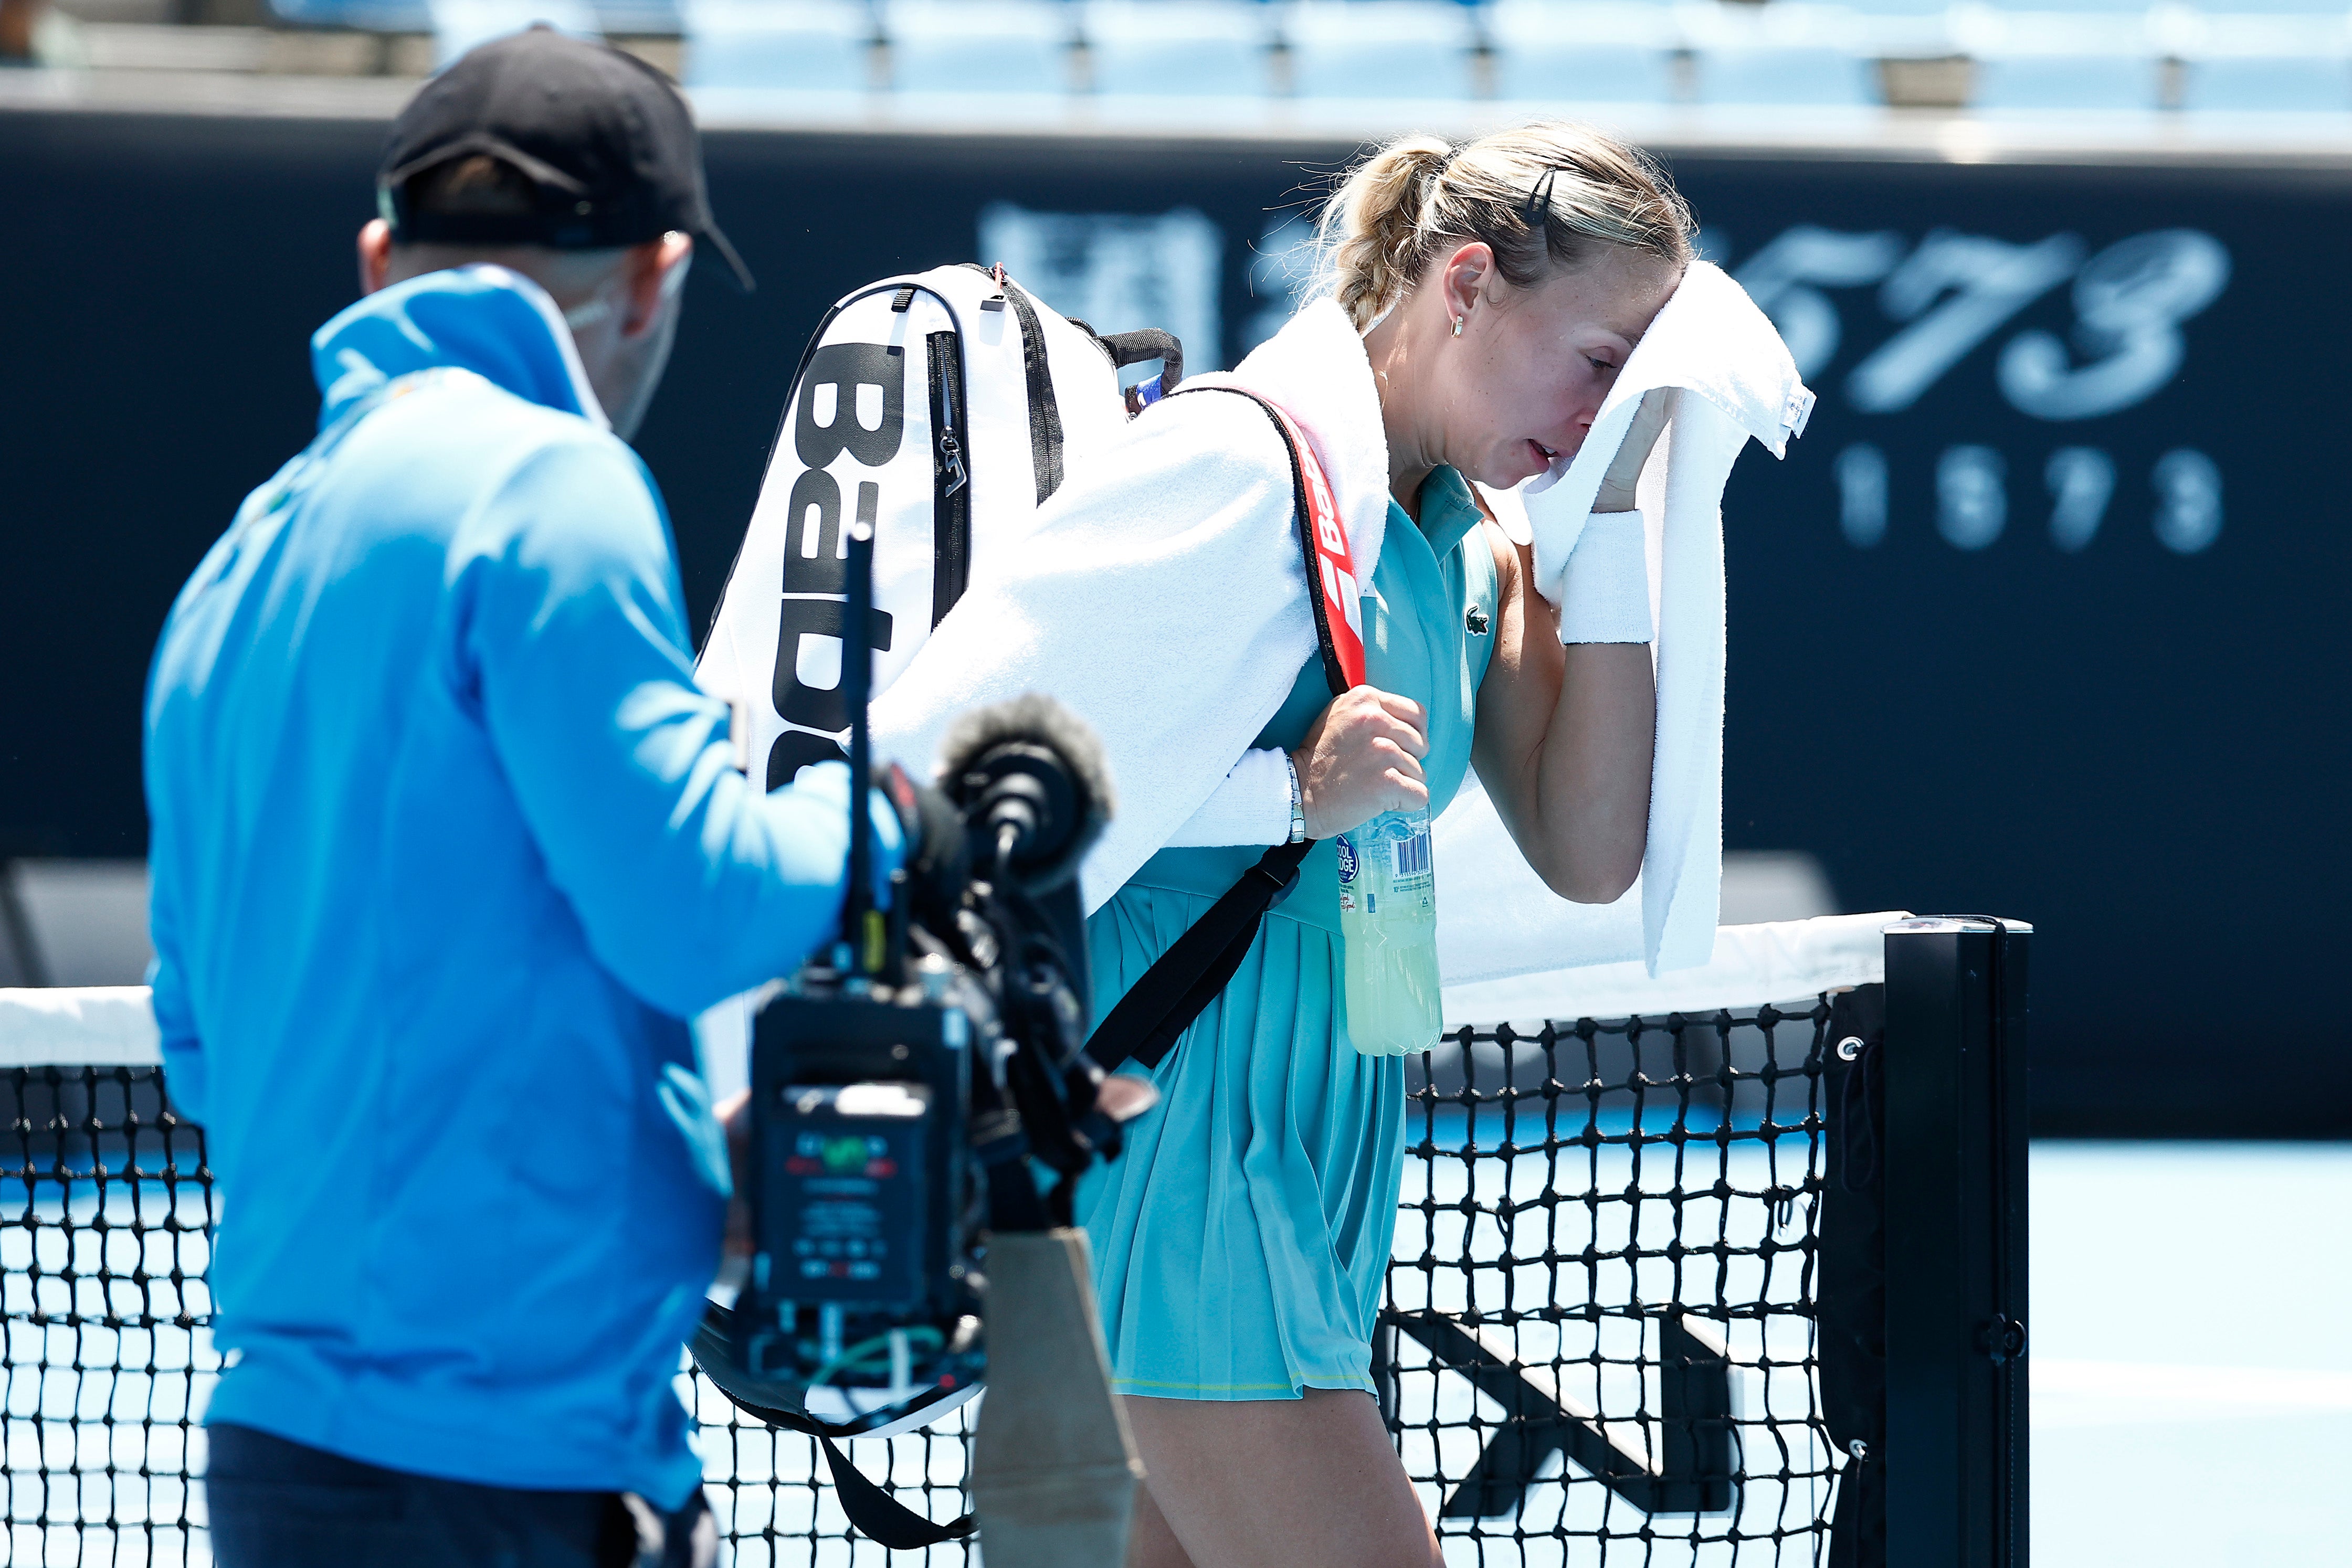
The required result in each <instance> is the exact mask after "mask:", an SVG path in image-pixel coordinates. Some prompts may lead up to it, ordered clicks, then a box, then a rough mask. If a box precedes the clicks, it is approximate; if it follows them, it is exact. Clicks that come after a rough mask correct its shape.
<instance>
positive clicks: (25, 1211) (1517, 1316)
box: [0, 917, 1885, 1568]
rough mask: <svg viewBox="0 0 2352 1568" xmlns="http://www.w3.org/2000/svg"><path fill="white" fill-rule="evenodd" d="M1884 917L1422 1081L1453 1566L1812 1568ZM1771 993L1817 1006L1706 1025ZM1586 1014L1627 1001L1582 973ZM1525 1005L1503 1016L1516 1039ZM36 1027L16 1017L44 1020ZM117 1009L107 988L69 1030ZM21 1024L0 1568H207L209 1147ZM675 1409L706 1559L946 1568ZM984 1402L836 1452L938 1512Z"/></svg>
mask: <svg viewBox="0 0 2352 1568" xmlns="http://www.w3.org/2000/svg"><path fill="white" fill-rule="evenodd" d="M1884 918H1885V917H1843V923H1842V926H1841V930H1840V931H1839V932H1838V933H1834V934H1832V935H1835V936H1837V937H1838V940H1836V941H1833V942H1831V943H1829V944H1828V945H1827V949H1826V950H1828V951H1830V952H1831V953H1832V955H1833V961H1832V963H1831V964H1830V965H1829V967H1827V968H1826V969H1825V968H1823V967H1822V966H1821V965H1819V964H1816V965H1814V966H1813V967H1811V971H1810V972H1807V971H1806V970H1805V967H1804V966H1802V965H1800V966H1799V967H1797V968H1796V969H1794V970H1791V969H1789V968H1788V967H1786V966H1779V967H1776V966H1775V965H1773V964H1770V963H1763V964H1758V963H1754V962H1735V963H1733V964H1732V965H1731V966H1729V967H1727V968H1725V967H1724V966H1722V965H1718V966H1717V968H1719V969H1723V971H1724V972H1722V973H1717V974H1711V975H1708V974H1702V975H1696V976H1693V977H1685V979H1684V980H1683V982H1682V983H1681V984H1680V985H1679V986H1678V987H1677V988H1676V990H1675V993H1673V994H1672V996H1669V995H1668V994H1667V993H1664V992H1660V991H1658V990H1657V989H1656V988H1654V987H1651V988H1648V989H1646V990H1645V989H1644V988H1643V984H1642V983H1637V982H1629V985H1630V987H1631V988H1630V989H1629V990H1627V991H1626V993H1625V998H1630V999H1638V998H1639V997H1640V996H1643V995H1650V996H1657V997H1661V998H1664V999H1670V1000H1675V1001H1676V1002H1677V1003H1678V1005H1679V1010H1670V1009H1664V1008H1659V1009H1649V1010H1635V1009H1632V1008H1624V1009H1622V1011H1621V1016H1618V1017H1615V1018H1607V1019H1598V1020H1596V1019H1592V1018H1581V1019H1574V1020H1572V1021H1570V1020H1564V1019H1563V1020H1553V1021H1541V1020H1540V1019H1538V1021H1536V1022H1533V1023H1529V1024H1523V1025H1518V1026H1513V1025H1510V1024H1503V1025H1488V1026H1471V1025H1464V1026H1461V1027H1457V1028H1454V1029H1452V1030H1449V1032H1448V1034H1447V1036H1446V1039H1445V1040H1444V1042H1442V1044H1441V1047H1440V1049H1439V1050H1437V1051H1433V1052H1432V1053H1430V1054H1429V1055H1427V1056H1425V1057H1422V1058H1418V1059H1415V1061H1413V1063H1412V1069H1411V1072H1410V1075H1409V1080H1408V1082H1409V1099H1408V1103H1407V1107H1406V1116H1407V1124H1406V1146H1407V1154H1406V1161H1405V1175H1404V1180H1403V1186H1402V1194H1401V1200H1400V1207H1399V1210H1398V1214H1397V1225H1396V1235H1395V1243H1394V1248H1393V1252H1392V1262H1391V1268H1390V1270H1389V1277H1388V1289H1387V1293H1386V1301H1385V1305H1384V1309H1383V1311H1382V1313H1381V1326H1380V1329H1379V1333H1378V1336H1377V1343H1376V1344H1375V1362H1376V1365H1375V1373H1376V1381H1377V1383H1378V1385H1379V1389H1380V1394H1381V1403H1382V1406H1383V1409H1384V1411H1385V1413H1386V1415H1387V1416H1388V1420H1389V1424H1390V1427H1391V1430H1392V1431H1393V1432H1394V1434H1395V1435H1396V1438H1397V1443H1398V1447H1399V1450H1400V1452H1401V1454H1402V1457H1403V1459H1404V1463H1405V1467H1406V1469H1407V1471H1408V1473H1409V1475H1410V1476H1411V1477H1412V1480H1413V1482H1414V1484H1415V1485H1416V1487H1417V1488H1419V1490H1421V1491H1422V1493H1423V1498H1424V1500H1425V1502H1426V1504H1427V1506H1428V1507H1429V1510H1430V1511H1431V1512H1432V1514H1433V1516H1434V1517H1435V1518H1436V1519H1437V1521H1438V1528H1439V1531H1440V1534H1441V1537H1442V1538H1443V1540H1444V1544H1445V1549H1446V1551H1445V1554H1446V1558H1447V1561H1448V1562H1449V1563H1475V1564H1482V1565H1484V1564H1504V1563H1509V1564H1516V1565H1527V1568H1534V1565H1538V1564H1554V1563H1559V1564H1567V1563H1579V1564H1582V1563H1593V1564H1604V1565H1609V1564H1620V1565H1631V1564H1633V1563H1641V1564H1643V1565H1644V1568H1663V1565H1666V1564H1675V1563H1692V1564H1696V1563H1706V1564H1710V1565H1717V1564H1730V1565H1735V1568H1755V1565H1759V1564H1767V1563H1769V1564H1776V1565H1777V1564H1794V1563H1822V1562H1825V1561H1826V1560H1827V1556H1828V1542H1829V1521H1830V1518H1831V1504H1832V1494H1833V1487H1834V1484H1835V1482H1836V1479H1837V1477H1838V1475H1839V1472H1840V1469H1841V1467H1842V1466H1843V1464H1844V1463H1845V1458H1844V1454H1843V1450H1842V1449H1841V1448H1840V1447H1839V1446H1838V1445H1837V1444H1836V1443H1834V1442H1833V1441H1832V1437H1831V1435H1830V1429H1829V1425H1828V1423H1827V1422H1826V1421H1825V1419H1824V1414H1823V1404H1822V1381H1821V1376H1820V1372H1821V1358H1820V1334H1819V1330H1818V1327H1817V1315H1818V1310H1819V1306H1820V1295H1821V1280H1822V1271H1821V1269H1820V1250H1821V1239H1822V1232H1821V1227H1820V1224H1819V1218H1820V1213H1821V1201H1822V1196H1823V1194H1824V1190H1825V1185H1824V1184H1825V1181H1826V1179H1827V1177H1826V1174H1825V1173H1826V1172H1827V1170H1828V1165H1827V1155H1828V1140H1829V1138H1830V1136H1831V1134H1832V1117H1833V1113H1834V1106H1833V1103H1832V1102H1833V1099H1834V1094H1833V1091H1832V1078H1833V1074H1834V1072H1835V1070H1836V1065H1837V1062H1836V1042H1835V1040H1833V1039H1832V1036H1833V1034H1834V1033H1835V1030H1833V1028H1832V1011H1833V1006H1832V997H1831V996H1830V995H1829V992H1830V991H1831V990H1832V988H1843V987H1845V986H1849V985H1853V984H1858V983H1867V982H1869V981H1871V980H1874V979H1875V978H1876V976H1875V973H1874V972H1870V973H1864V970H1869V969H1874V961H1873V960H1872V959H1870V958H1869V957H1868V956H1864V957H1862V958H1860V959H1857V958H1856V957H1855V954H1856V953H1857V952H1861V951H1864V947H1865V946H1866V944H1858V943H1857V942H1856V941H1854V940H1853V939H1852V934H1853V933H1855V932H1861V931H1864V930H1865V929H1866V930H1867V931H1868V932H1869V933H1870V934H1871V935H1872V936H1874V935H1875V932H1876V930H1877V923H1879V922H1882V921H1883V919H1884ZM1857 922H1859V923H1857ZM1805 924H1806V925H1812V926H1821V925H1823V924H1824V923H1819V922H1809V923H1805ZM1752 929H1754V930H1758V931H1764V930H1768V929H1769V928H1762V927H1759V928H1752ZM1815 935H1816V936H1818V935H1820V934H1819V933H1815ZM1781 946H1786V945H1785V944H1782V945H1781ZM1814 946H1816V947H1817V948H1818V947H1821V946H1822V944H1821V943H1819V942H1816V943H1815V944H1814ZM1718 951H1719V953H1720V951H1721V950H1720V948H1719V950H1718ZM1791 975H1799V976H1801V977H1802V978H1804V979H1806V980H1807V981H1808V982H1817V984H1813V985H1811V994H1810V995H1807V994H1806V992H1805V991H1802V990H1801V991H1799V993H1798V999H1796V1000H1793V1001H1782V1002H1778V1003H1763V1002H1750V1003H1743V1004H1739V1005H1725V1004H1726V1003H1727V1001H1728V1000H1729V996H1730V995H1736V994H1738V993H1737V988H1738V987H1739V986H1740V985H1743V984H1746V985H1752V986H1768V985H1769V986H1771V987H1774V988H1776V989H1780V988H1784V987H1785V986H1786V985H1787V983H1788V982H1789V979H1790V976H1791ZM1584 984H1585V991H1584V994H1586V995H1593V996H1600V997H1602V998H1607V999H1610V1000H1612V1001H1613V1000H1619V999H1625V998H1616V997H1614V996H1612V993H1611V992H1610V988H1609V984H1608V983H1607V982H1606V979H1605V977H1597V978H1588V980H1587V981H1585V982H1584ZM1727 993H1728V994H1727ZM1530 994H1532V993H1528V992H1526V990H1525V988H1522V990H1521V992H1520V994H1518V995H1517V997H1516V998H1508V999H1510V1000H1512V1001H1513V1002H1514V1004H1515V1005H1514V1007H1513V1011H1514V1013H1515V1014H1517V1008H1518V1007H1519V1006H1523V1005H1525V1004H1526V999H1527V997H1528V995H1530ZM1750 994H1753V993H1750ZM1766 994H1771V993H1770V992H1768V993H1766ZM1782 994H1786V993H1785V989H1782ZM5 995H6V994H5V993H0V997H5ZM40 995H41V994H39V993H16V996H17V997H18V998H25V997H26V996H36V997H38V996H40ZM58 998H59V994H58V993H49V994H47V997H45V998H42V1000H43V1005H44V1006H46V1007H47V1009H48V1013H47V1016H48V1017H49V1018H50V1019H51V1022H52V1023H54V1021H55V1018H56V1015H57V1012H58ZM1504 999H1506V998H1496V1005H1502V1001H1503V1000H1504ZM1451 1005H1452V1004H1451V1003H1449V1006H1451ZM140 1006H141V1003H140V1001H139V998H137V997H136V995H135V994H133V993H120V994H115V995H112V996H110V997H105V996H99V997H95V999H94V1000H93V1002H92V1005H91V1009H90V1011H91V1013H92V1015H93V1016H96V1015H98V1014H101V1013H104V1012H106V1011H107V1009H110V1008H111V1009H117V1010H125V1009H127V1010H131V1011H135V1010H137V1009H139V1007H140ZM23 1016H24V1014H23V1011H22V1009H19V1012H18V1014H17V1015H16V1017H17V1019H18V1022H17V1024H16V1027H14V1028H13V1029H12V1027H11V1023H10V1019H11V1015H10V1013H9V1012H8V1010H7V1009H6V1008H5V1006H0V1064H5V1065H0V1307H5V1327H6V1339H5V1349H0V1371H5V1408H0V1464H5V1478H0V1479H5V1515H0V1524H5V1542H6V1545H5V1560H6V1561H7V1562H10V1563H23V1564H35V1563H39V1564H50V1563H56V1564H77V1565H80V1564H122V1563H141V1564H147V1563H153V1564H170V1565H176V1564H183V1563H188V1564H194V1563H206V1562H208V1561H209V1552H208V1550H207V1548H206V1544H205V1530H204V1524H203V1519H204V1509H203V1501H202V1492H201V1488H199V1487H195V1486H192V1484H191V1481H192V1479H193V1478H194V1476H196V1475H199V1474H201V1471H202V1468H203V1460H204V1452H205V1443H204V1434H203V1431H202V1427H201V1426H200V1421H201V1416H202V1409H203V1403H204V1399H205V1391H206V1389H207V1387H208V1386H209V1385H210V1383H211V1381H212V1379H213V1377H214V1376H215V1375H216V1373H217V1370H218V1365H219V1362H218V1357H217V1355H216V1354H215V1351H214V1349H213V1345H212V1339H211V1327H210V1325H211V1322H212V1316H213V1301H212V1299H211V1296H210V1294H209V1292H208V1291H207V1289H206V1286H205V1265H206V1262H207V1260H208V1258H209V1252H210V1244H211V1233H212V1226H213V1223H214V1221H215V1218H216V1216H217V1208H216V1204H215V1194H214V1190H213V1186H212V1179H211V1174H210V1172H209V1171H208V1170H207V1168H206V1167H205V1158H204V1145H203V1136H202V1133H201V1131H200V1130H199V1129H197V1128H196V1127H194V1126H193V1125H191V1124H187V1123H185V1122H184V1121H182V1120H180V1119H178V1118H177V1117H176V1116H175V1115H174V1114H173V1112H172V1111H171V1109H170V1107H169V1104H168V1102H167V1100H166V1097H165V1094H164V1086H163V1080H162V1074H161V1069H160V1068H159V1067H158V1066H156V1065H154V1062H153V1055H152V1045H149V1046H146V1047H145V1048H144V1052H143V1056H142V1046H141V1043H140V1042H138V1041H136V1040H133V1041H131V1043H130V1044H127V1045H126V1044H123V1043H121V1041H120V1040H117V1039H116V1038H115V1037H114V1036H113V1035H110V1033H109V1030H108V1029H107V1028H106V1027H104V1026H103V1020H102V1019H101V1020H100V1024H99V1025H96V1026H92V1027H91V1028H85V1029H82V1030H79V1032H77V1030H74V1029H70V1028H68V1029H65V1030H59V1029H57V1028H54V1027H38V1028H27V1027H26V1026H25V1025H24V1024H23V1022H22V1018H23ZM1524 1016H1531V1017H1532V1016H1535V1015H1524ZM149 1033H150V1035H152V1025H151V1026H149ZM89 1041H96V1044H95V1046H94V1047H92V1048H90V1049H84V1045H85V1044H86V1043H88V1042H89ZM679 1387H680V1393H681V1396H682V1397H684V1398H685V1399H686V1401H687V1403H688V1407H689V1408H690V1409H691V1410H692V1411H693V1412H694V1413H695V1415H696V1416H697V1417H698V1419H699V1421H700V1422H701V1426H702V1431H701V1439H700V1440H701V1443H702V1448H703V1454H704V1458H705V1469H706V1475H707V1478H708V1481H709V1494H710V1497H711V1500H712V1501H713V1504H714V1507H715V1510H716V1511H717V1513H718V1515H719V1521H720V1524H721V1528H722V1533H723V1535H724V1536H725V1538H726V1540H727V1541H728V1542H729V1547H730V1553H731V1560H732V1561H733V1562H734V1563H739V1564H743V1565H745V1568H755V1565H759V1568H764V1565H766V1564H770V1563H775V1564H803V1563H807V1564H820V1563H823V1564H834V1563H914V1562H929V1563H962V1562H965V1561H966V1560H967V1557H968V1556H969V1555H971V1554H969V1553H968V1552H967V1551H966V1549H965V1548H964V1547H963V1546H962V1545H961V1544H954V1545H949V1546H943V1547H936V1548H932V1549H930V1550H929V1552H928V1553H911V1552H910V1553H889V1552H885V1551H884V1550H883V1549H882V1548H881V1547H879V1546H877V1545H876V1544H875V1543H873V1542H867V1541H864V1540H861V1539H856V1538H855V1537H854V1536H853V1534H852V1532H851V1531H850V1529H849V1527H848V1524H847V1521H846V1520H845V1517H844V1515H843V1513H842V1511H841V1509H840V1507H839V1505H838V1502H837V1500H836V1499H835V1494H834V1490H833V1488H832V1485H831V1482H830V1479H829V1478H828V1477H827V1476H826V1474H825V1468H824V1464H823V1463H822V1462H821V1459H820V1458H819V1455H818V1454H817V1452H816V1451H815V1448H814V1444H813V1443H812V1442H811V1441H810V1440H809V1439H807V1438H804V1437H798V1436H794V1435H792V1434H789V1433H779V1432H774V1431H772V1430H771V1429H769V1428H767V1427H763V1426H760V1425H758V1424H757V1423H754V1422H751V1421H750V1420H748V1419H747V1418H745V1417H743V1416H740V1415H739V1414H738V1413H737V1412H736V1411H735V1410H734V1408H733V1406H730V1404H729V1403H728V1402H727V1401H726V1399H725V1398H724V1396H721V1395H720V1394H719V1392H718V1390H717V1389H716V1388H714V1387H712V1386H711V1385H709V1384H708V1383H706V1382H703V1381H701V1380H699V1379H698V1378H695V1377H693V1376H691V1375H688V1374H684V1373H682V1374H681V1375H680V1380H679ZM982 1403H984V1396H983V1399H982V1401H981V1402H976V1403H975V1404H973V1405H971V1406H966V1407H964V1408H963V1409H962V1410H960V1411H958V1412H955V1413H954V1414H952V1415H950V1416H948V1417H946V1418H945V1419H943V1420H942V1421H941V1422H940V1423H939V1424H938V1425H937V1426H936V1427H933V1428H931V1429H929V1430H928V1431H923V1432H918V1433H911V1434H908V1435H904V1436H900V1437H892V1438H887V1439H860V1440H857V1441H856V1442H853V1443H851V1444H850V1445H849V1446H848V1448H849V1453H850V1457H851V1458H852V1459H853V1460H854V1461H855V1462H856V1464H857V1465H858V1466H859V1468H860V1469H862V1470H863V1471H864V1472H865V1473H866V1475H867V1476H869V1477H871V1478H872V1479H876V1480H877V1481H880V1482H883V1483H884V1484H886V1485H887V1486H888V1487H889V1488H890V1489H891V1490H892V1491H893V1492H894V1494H895V1495H897V1496H898V1499H899V1500H901V1501H902V1502H905V1503H907V1504H908V1506H909V1507H911V1508H913V1509H915V1510H916V1511H918V1512H920V1513H923V1514H925V1515H927V1516H929V1517H931V1518H934V1519H949V1518H953V1517H955V1516H956V1515H957V1514H959V1513H961V1512H963V1511H967V1510H968V1508H969V1506H970V1499H969V1497H968V1495H967V1494H966V1493H965V1491H964V1490H963V1482H964V1479H965V1475H966V1463H967V1458H968V1439H969V1433H970V1430H971V1422H972V1421H973V1420H975V1419H976V1413H977V1411H978V1410H979V1408H980V1405H981V1404H982Z"/></svg>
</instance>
